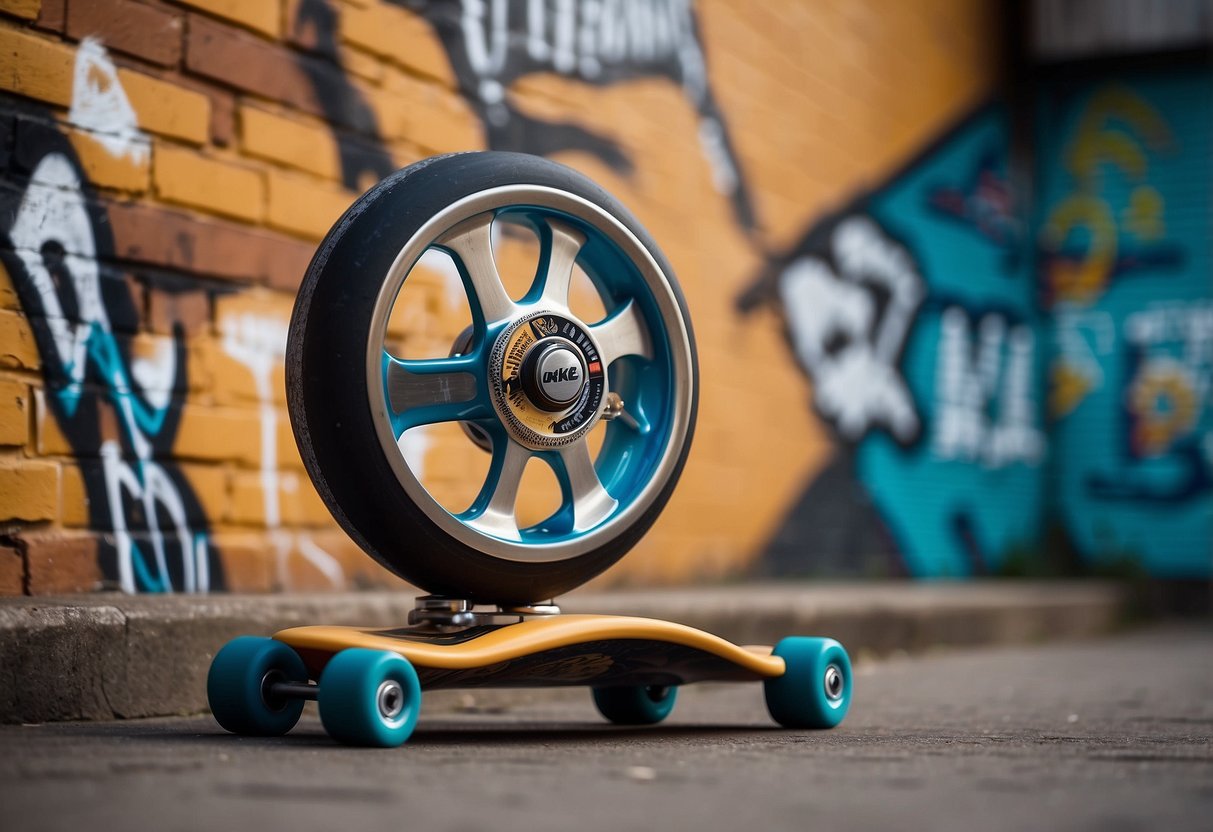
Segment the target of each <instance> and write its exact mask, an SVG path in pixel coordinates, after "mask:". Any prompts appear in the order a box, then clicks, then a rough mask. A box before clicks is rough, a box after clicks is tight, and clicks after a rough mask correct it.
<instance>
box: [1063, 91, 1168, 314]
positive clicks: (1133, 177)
mask: <svg viewBox="0 0 1213 832" xmlns="http://www.w3.org/2000/svg"><path fill="white" fill-rule="evenodd" d="M1171 144H1172V140H1171V134H1170V130H1169V129H1168V127H1167V124H1166V122H1165V121H1164V120H1163V119H1162V117H1161V116H1159V114H1158V112H1157V111H1156V110H1155V109H1154V108H1153V107H1151V106H1150V105H1149V104H1148V103H1147V102H1146V101H1144V100H1143V99H1142V98H1141V97H1140V96H1137V95H1135V94H1134V93H1133V92H1132V91H1131V90H1128V89H1125V88H1123V87H1119V86H1110V87H1106V88H1104V89H1102V90H1100V91H1099V92H1098V93H1097V94H1095V95H1093V96H1092V97H1091V99H1090V101H1089V102H1088V103H1087V105H1086V107H1085V108H1084V110H1083V112H1082V113H1081V114H1080V116H1079V118H1078V125H1077V129H1076V130H1075V132H1074V136H1073V138H1072V139H1071V141H1070V143H1069V145H1068V147H1067V148H1066V149H1065V151H1064V153H1063V155H1062V157H1061V158H1062V159H1064V166H1065V169H1066V171H1067V173H1068V174H1069V176H1070V177H1072V179H1073V182H1074V190H1073V191H1072V192H1071V193H1069V194H1068V195H1066V196H1065V198H1063V199H1061V200H1059V201H1058V203H1057V204H1056V205H1055V206H1054V207H1053V209H1052V210H1051V211H1050V213H1049V216H1048V219H1046V221H1045V223H1044V226H1043V228H1042V229H1041V233H1040V251H1041V258H1042V262H1041V271H1042V274H1043V277H1044V287H1045V291H1046V296H1047V298H1049V299H1050V300H1052V301H1054V302H1057V301H1071V302H1074V303H1080V304H1088V303H1090V302H1092V301H1093V300H1095V299H1096V298H1098V297H1099V295H1100V294H1102V293H1103V292H1104V290H1105V289H1106V288H1107V286H1108V284H1109V282H1110V281H1111V280H1113V279H1114V278H1118V277H1123V276H1126V275H1131V274H1134V273H1140V272H1141V271H1143V270H1151V269H1156V268H1159V267H1169V268H1176V267H1178V266H1180V265H1181V264H1182V253H1181V252H1180V250H1179V249H1178V247H1176V246H1175V245H1174V244H1173V243H1170V242H1168V241H1166V240H1164V239H1163V236H1164V234H1165V232H1166V223H1165V217H1164V214H1165V209H1166V204H1165V201H1164V200H1163V198H1162V195H1161V194H1160V193H1159V191H1158V190H1157V189H1156V188H1155V187H1154V186H1152V185H1151V184H1149V182H1148V181H1147V179H1148V175H1149V156H1148V155H1147V150H1149V151H1153V152H1161V151H1164V150H1166V149H1167V148H1169V147H1170V146H1171ZM1109 175H1114V176H1117V177H1119V178H1122V179H1123V181H1124V187H1123V188H1121V189H1116V191H1115V192H1114V191H1113V189H1112V188H1109V187H1106V182H1105V177H1106V176H1109ZM1118 209H1119V210H1118Z"/></svg>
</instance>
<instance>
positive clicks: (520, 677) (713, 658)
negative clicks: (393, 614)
mask: <svg viewBox="0 0 1213 832" xmlns="http://www.w3.org/2000/svg"><path fill="white" fill-rule="evenodd" d="M274 639H275V640H277V641H281V642H284V643H285V644H287V645H289V646H290V647H292V648H294V650H295V651H296V652H297V653H298V654H299V655H300V657H301V658H302V659H303V662H304V664H305V665H306V666H307V670H308V673H309V675H310V676H311V677H312V678H313V679H319V678H320V674H321V672H322V671H323V669H324V667H325V665H326V664H328V661H329V659H331V658H332V657H333V655H335V654H336V653H338V652H340V651H341V650H345V649H347V648H350V647H363V648H369V649H372V650H387V651H391V652H394V653H397V654H399V655H401V656H403V657H405V658H406V659H408V661H409V662H410V663H411V664H412V665H413V666H414V668H416V671H417V676H418V678H419V680H420V682H421V686H422V688H423V689H430V690H434V689H440V688H476V687H548V686H574V685H587V686H592V687H607V686H617V685H684V684H689V683H691V682H703V681H737V682H743V681H760V680H762V679H767V678H772V677H776V676H781V675H783V673H784V670H785V665H784V660H783V659H782V658H780V657H778V656H773V655H772V654H771V648H770V647H759V646H749V647H739V646H737V645H735V644H732V643H730V642H728V641H725V640H724V639H722V638H719V637H717V636H714V635H710V634H709V633H705V632H703V631H701V630H696V629H694V628H692V627H686V626H683V625H681V624H672V623H670V622H667V621H657V620H653V619H647V618H631V617H625V616H613V615H553V616H550V617H545V618H532V619H526V620H523V621H519V622H517V623H510V624H494V625H482V626H473V627H469V628H467V629H464V630H458V631H455V632H448V633H444V632H439V631H436V630H435V629H434V628H433V627H425V626H411V627H401V628H396V629H367V628H360V627H293V628H291V629H289V630H283V631H281V632H279V633H276V634H275V635H274Z"/></svg>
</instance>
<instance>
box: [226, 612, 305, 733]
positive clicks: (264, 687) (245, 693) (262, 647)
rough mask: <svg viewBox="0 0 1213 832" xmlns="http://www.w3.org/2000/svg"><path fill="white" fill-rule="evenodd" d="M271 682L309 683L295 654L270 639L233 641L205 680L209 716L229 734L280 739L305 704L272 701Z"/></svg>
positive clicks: (287, 699) (297, 701)
mask: <svg viewBox="0 0 1213 832" xmlns="http://www.w3.org/2000/svg"><path fill="white" fill-rule="evenodd" d="M274 682H302V683H306V682H307V669H306V668H304V666H303V660H302V659H300V658H299V654H298V653H296V652H295V651H294V650H292V649H291V648H290V647H288V646H287V645H285V644H283V643H282V642H280V641H274V640H273V639H272V638H260V637H256V636H241V637H240V638H236V639H233V640H232V641H229V642H228V643H227V644H225V645H224V646H223V648H222V649H221V650H220V651H219V652H218V653H217V654H215V659H214V661H212V662H211V669H210V672H209V673H208V674H207V677H206V696H207V699H208V700H209V702H210V706H211V713H213V714H214V715H215V719H216V720H217V721H218V722H219V724H220V725H222V726H223V727H224V728H225V729H226V730H228V731H231V732H232V733H233V734H248V735H251V736H259V737H278V736H281V735H283V734H285V733H286V732H287V731H289V730H291V729H292V728H294V727H295V723H297V722H298V721H299V715H300V714H301V713H302V712H303V700H302V699H289V698H286V697H275V696H274V695H273V694H271V692H270V686H271V685H272V684H273V683H274Z"/></svg>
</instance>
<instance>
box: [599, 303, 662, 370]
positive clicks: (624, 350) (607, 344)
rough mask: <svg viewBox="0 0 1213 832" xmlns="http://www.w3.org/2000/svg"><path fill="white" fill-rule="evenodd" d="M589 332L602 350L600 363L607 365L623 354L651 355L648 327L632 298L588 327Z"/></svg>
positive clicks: (651, 348)
mask: <svg viewBox="0 0 1213 832" xmlns="http://www.w3.org/2000/svg"><path fill="white" fill-rule="evenodd" d="M590 332H591V333H592V334H593V336H594V340H595V341H597V342H598V347H599V349H600V350H601V352H602V363H603V364H605V365H606V366H608V367H609V366H610V365H611V363H612V362H613V361H615V360H616V359H617V358H623V357H624V356H625V355H639V356H641V357H642V358H648V359H652V357H653V345H652V342H651V341H650V340H649V330H648V327H647V326H646V324H645V322H644V319H643V318H642V317H641V314H640V309H639V308H638V307H637V305H636V302H635V301H633V300H629V301H628V302H627V303H625V304H624V305H623V306H621V307H619V308H618V309H616V310H615V311H614V312H613V313H612V314H611V315H610V317H608V318H606V319H605V320H603V321H602V322H601V323H599V324H597V325H596V326H592V327H590Z"/></svg>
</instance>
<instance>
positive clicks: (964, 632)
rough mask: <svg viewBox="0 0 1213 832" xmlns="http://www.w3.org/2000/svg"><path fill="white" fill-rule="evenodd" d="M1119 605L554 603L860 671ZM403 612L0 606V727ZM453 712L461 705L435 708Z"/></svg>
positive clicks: (950, 595)
mask: <svg viewBox="0 0 1213 832" xmlns="http://www.w3.org/2000/svg"><path fill="white" fill-rule="evenodd" d="M1131 600H1132V598H1131V593H1130V592H1129V591H1128V590H1127V588H1125V587H1123V586H1121V585H1119V584H1112V583H1103V582H1083V583H1035V582H1006V583H956V584H913V583H896V584H889V583H879V584H872V583H865V584H821V583H816V584H796V583H779V584H744V585H737V586H729V587H706V588H694V589H678V590H660V591H645V592H613V593H575V594H573V595H570V596H568V597H567V598H564V599H561V606H562V608H563V609H564V610H565V611H566V612H598V613H611V614H617V615H639V616H646V617H652V618H664V619H668V620H671V621H678V622H681V623H684V624H688V625H690V626H693V627H700V628H702V629H705V630H708V631H710V632H713V633H716V634H718V635H721V636H723V637H725V638H728V639H730V640H732V641H735V642H738V643H741V644H756V643H759V644H760V643H767V644H771V643H774V642H775V641H777V640H778V639H779V638H781V637H782V636H784V635H789V634H797V633H799V634H819V635H830V636H833V637H835V638H837V639H839V640H840V641H842V642H843V643H844V644H846V645H847V648H848V649H849V650H850V651H851V654H852V656H853V657H857V658H859V659H860V660H861V661H862V660H863V658H864V657H865V656H869V655H872V654H883V653H889V652H892V651H897V650H907V651H917V650H923V649H927V648H931V647H937V646H985V645H996V644H1014V643H1023V642H1033V641H1042V640H1046V639H1059V638H1081V637H1089V636H1094V635H1099V634H1101V633H1106V632H1108V631H1110V630H1112V629H1114V628H1115V627H1116V626H1117V625H1118V624H1120V623H1121V622H1123V621H1124V620H1125V618H1126V616H1127V614H1128V612H1129V609H1130V604H1131ZM412 606H413V599H412V597H411V596H410V595H406V594H403V593H378V592H377V593H352V594H339V595H338V594H329V595H302V596H300V595H267V596H247V595H246V596H239V595H211V596H205V597H189V596H180V595H177V596H126V595H88V596H77V597H70V598H55V597H47V598H12V599H4V600H2V601H0V722H46V721H55V720H71V719H113V718H130V717H144V716H163V715H170V714H183V713H195V712H198V711H202V710H204V709H205V708H206V692H205V687H206V672H207V668H208V667H209V664H210V661H211V658H212V657H213V656H214V654H215V651H216V650H218V649H219V647H221V646H222V645H223V644H224V643H225V642H226V641H227V640H228V639H230V638H233V637H235V636H237V635H241V634H246V633H254V634H267V635H268V634H270V633H273V632H275V631H276V630H279V629H282V628H284V627H289V626H295V625H300V624H311V623H331V624H359V625H367V626H376V627H378V626H383V627H387V626H399V625H400V624H402V623H403V622H404V621H405V619H406V616H407V614H408V611H409V610H410V609H411V608H412ZM502 694H503V695H504V696H505V697H506V698H507V699H508V698H509V696H510V695H513V696H515V697H516V696H518V694H517V693H516V692H502ZM476 695H477V697H482V696H483V694H482V693H481V692H477V694H476ZM493 695H495V693H494V694H493ZM492 698H493V696H490V699H492ZM447 700H450V701H447ZM427 701H428V700H427ZM459 701H464V702H465V703H466V702H467V701H470V700H467V699H466V697H465V698H464V700H459V699H456V698H451V697H450V696H447V697H446V698H445V699H443V698H439V699H438V700H437V701H436V702H435V703H434V704H435V705H439V706H442V703H444V702H445V706H446V707H449V706H450V705H451V703H453V702H459ZM482 701H483V700H482ZM503 701H505V700H503Z"/></svg>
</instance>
